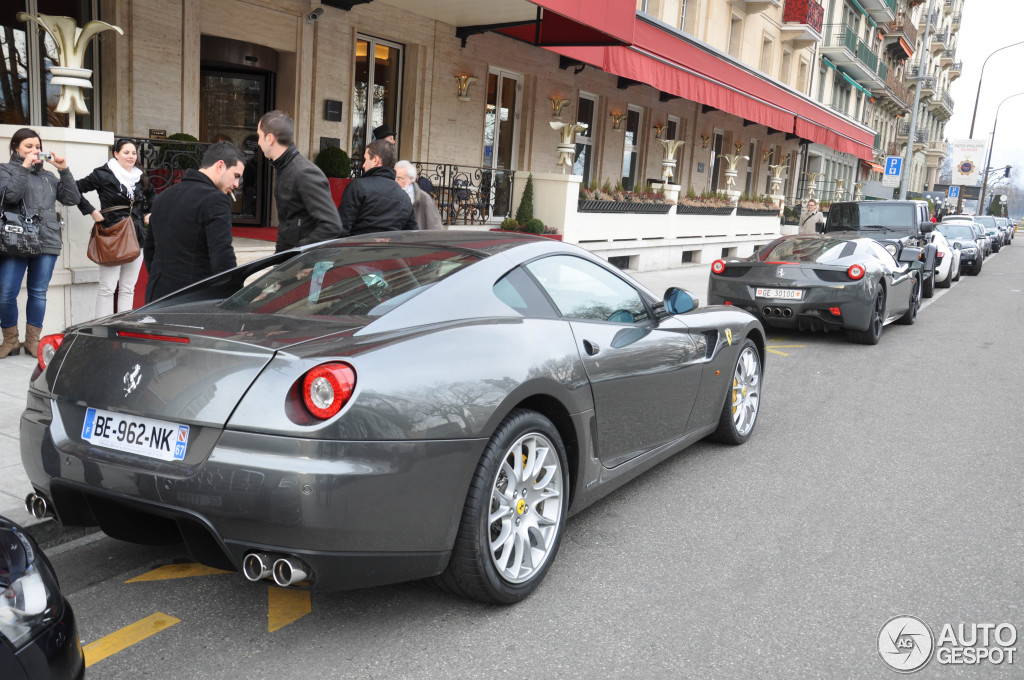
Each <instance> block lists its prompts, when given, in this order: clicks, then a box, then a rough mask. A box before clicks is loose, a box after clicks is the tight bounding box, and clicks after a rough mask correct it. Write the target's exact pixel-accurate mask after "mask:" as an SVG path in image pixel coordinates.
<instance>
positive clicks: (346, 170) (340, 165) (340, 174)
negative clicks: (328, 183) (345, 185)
mask: <svg viewBox="0 0 1024 680" xmlns="http://www.w3.org/2000/svg"><path fill="white" fill-rule="evenodd" d="M313 162H314V163H315V164H316V167H318V168H320V170H322V171H323V173H324V175H326V176H327V177H335V178H340V179H348V178H349V177H351V176H352V161H351V159H350V158H349V157H348V153H346V152H345V150H344V149H339V148H338V147H336V146H329V147H327V148H326V149H321V151H320V153H318V154H317V155H316V160H315V161H313Z"/></svg>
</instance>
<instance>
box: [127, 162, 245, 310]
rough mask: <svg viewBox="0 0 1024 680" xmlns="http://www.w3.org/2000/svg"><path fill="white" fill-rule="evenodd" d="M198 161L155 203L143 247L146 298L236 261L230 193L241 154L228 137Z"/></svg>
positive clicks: (240, 165) (229, 266) (239, 171)
mask: <svg viewBox="0 0 1024 680" xmlns="http://www.w3.org/2000/svg"><path fill="white" fill-rule="evenodd" d="M200 166H201V167H200V168H199V169H198V170H188V171H187V172H186V173H185V177H184V178H183V179H182V180H181V182H179V183H178V184H175V185H174V186H171V187H169V188H168V189H167V190H165V191H164V192H163V193H162V194H160V195H159V196H157V197H156V201H155V202H154V203H153V211H152V213H151V214H150V216H149V231H148V232H146V243H145V246H144V247H143V249H142V256H143V258H144V260H145V262H146V270H147V271H148V272H149V281H148V283H147V284H146V302H147V303H148V302H152V301H153V300H157V299H159V298H162V297H163V296H165V295H167V294H169V293H173V292H174V291H176V290H178V289H179V288H184V287H185V286H188V285H191V284H193V283H195V282H196V281H201V280H202V279H205V278H207V277H209V276H213V275H214V274H219V273H220V272H223V271H227V270H228V269H232V268H233V267H234V266H235V249H234V248H233V247H232V245H231V200H230V199H229V198H228V194H231V192H232V191H234V190H235V189H237V188H238V182H239V180H240V179H241V178H242V173H243V172H245V156H244V154H242V152H241V151H239V150H238V147H236V146H235V145H234V144H232V143H231V142H217V143H216V144H212V145H211V146H210V148H208V149H207V150H206V153H205V154H203V160H202V162H201V163H200Z"/></svg>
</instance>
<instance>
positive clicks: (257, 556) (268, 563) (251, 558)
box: [242, 552, 275, 582]
mask: <svg viewBox="0 0 1024 680" xmlns="http://www.w3.org/2000/svg"><path fill="white" fill-rule="evenodd" d="M274 557H275V556H274V555H270V554H269V553H264V552H251V553H247V554H246V556H245V559H243V560H242V573H243V574H245V577H246V578H247V579H249V580H250V581H253V582H255V581H262V580H263V579H265V578H270V576H271V574H272V573H273V564H274Z"/></svg>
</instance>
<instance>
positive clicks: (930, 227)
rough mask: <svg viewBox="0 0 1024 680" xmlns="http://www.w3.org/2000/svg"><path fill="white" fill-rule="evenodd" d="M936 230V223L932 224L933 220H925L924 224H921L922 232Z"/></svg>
mask: <svg viewBox="0 0 1024 680" xmlns="http://www.w3.org/2000/svg"><path fill="white" fill-rule="evenodd" d="M934 230H935V225H934V224H932V223H931V222H925V223H924V224H922V225H921V233H922V234H930V233H932V232H933V231H934Z"/></svg>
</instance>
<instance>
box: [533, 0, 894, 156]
mask: <svg viewBox="0 0 1024 680" xmlns="http://www.w3.org/2000/svg"><path fill="white" fill-rule="evenodd" d="M549 49H550V50H551V51H553V52H556V53H558V54H562V55H564V56H566V57H569V58H571V59H576V60H578V61H582V62H585V63H588V64H592V65H594V66H596V67H598V68H600V69H601V70H603V71H606V72H608V73H613V74H615V75H617V76H621V77H623V78H629V79H630V80H636V81H639V82H641V83H645V84H647V85H650V86H651V87H654V88H656V89H658V90H661V91H662V92H666V93H668V94H672V95H676V96H678V97H682V98H684V99H689V100H690V101H695V102H698V103H700V104H705V105H707V106H712V107H714V108H716V109H720V110H722V111H725V112H726V113H730V114H732V115H734V116H739V117H740V118H744V119H746V120H749V121H753V122H755V123H760V124H761V125H766V126H768V127H770V128H772V129H773V130H778V131H781V132H789V133H794V134H796V135H798V136H799V137H802V138H804V139H807V140H810V141H812V142H817V143H819V144H824V145H826V146H828V147H829V148H831V149H834V150H836V151H841V152H845V153H850V154H853V155H855V156H857V157H858V158H862V159H865V160H870V159H872V158H873V153H872V146H873V144H874V140H875V133H874V131H873V130H869V129H867V128H864V127H861V126H859V125H856V124H854V123H851V122H850V121H848V120H845V119H843V118H841V117H839V116H837V115H835V114H834V113H832V112H831V111H829V110H827V109H825V108H823V107H822V106H820V105H818V104H816V103H815V102H813V101H811V100H809V99H807V98H806V97H802V96H801V95H798V94H796V93H794V92H792V91H791V90H788V89H786V88H785V87H782V86H781V85H778V84H776V83H774V82H772V81H770V80H768V79H766V78H764V77H763V76H761V75H760V74H758V73H756V72H754V71H751V70H748V69H746V68H744V67H742V66H740V65H738V64H734V63H732V62H729V61H727V60H726V59H724V58H723V57H722V56H721V55H719V54H716V53H714V52H712V51H710V50H708V49H706V48H705V47H703V46H701V45H699V44H697V43H696V42H694V41H691V40H689V39H686V38H684V37H682V36H680V35H679V34H677V33H675V32H672V31H670V30H666V29H665V28H662V27H660V26H655V25H653V24H650V23H648V22H646V21H643V20H637V21H636V22H635V28H634V32H633V45H632V46H629V47H626V46H608V47H551V48H549Z"/></svg>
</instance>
